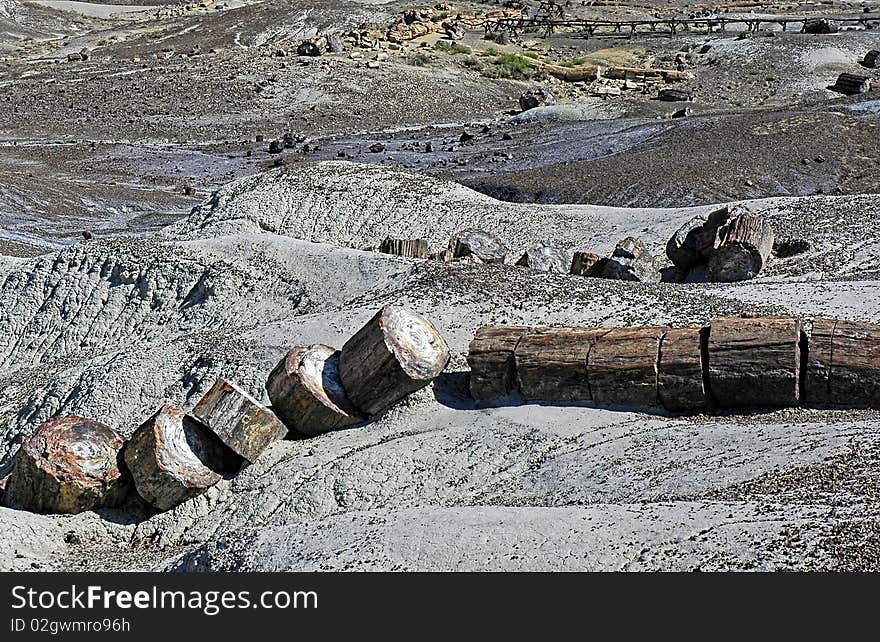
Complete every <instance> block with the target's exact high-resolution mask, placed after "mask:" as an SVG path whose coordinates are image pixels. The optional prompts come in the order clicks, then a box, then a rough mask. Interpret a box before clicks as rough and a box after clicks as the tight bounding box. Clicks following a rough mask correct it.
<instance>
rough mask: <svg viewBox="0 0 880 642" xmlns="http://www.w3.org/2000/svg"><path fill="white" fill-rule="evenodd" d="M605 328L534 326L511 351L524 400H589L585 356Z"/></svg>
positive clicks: (571, 401) (570, 401) (572, 401)
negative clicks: (512, 351)
mask: <svg viewBox="0 0 880 642" xmlns="http://www.w3.org/2000/svg"><path fill="white" fill-rule="evenodd" d="M607 331H608V330H607V329H597V328H535V329H533V330H531V331H529V332H528V333H526V334H525V336H523V337H522V339H520V341H519V344H518V345H517V346H516V350H515V352H514V355H515V358H516V376H517V379H518V381H519V389H520V392H521V393H522V396H523V398H524V399H526V400H527V401H549V402H569V403H589V402H591V401H592V400H593V397H592V395H591V394H590V385H589V381H588V378H587V355H588V354H589V352H590V348H591V347H592V345H593V343H594V342H595V341H596V339H597V338H598V337H600V336H602V335H603V334H605V333H606V332H607Z"/></svg>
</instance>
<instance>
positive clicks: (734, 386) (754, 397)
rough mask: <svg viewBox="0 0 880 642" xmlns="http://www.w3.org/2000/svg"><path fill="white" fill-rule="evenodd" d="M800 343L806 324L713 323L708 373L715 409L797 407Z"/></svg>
mask: <svg viewBox="0 0 880 642" xmlns="http://www.w3.org/2000/svg"><path fill="white" fill-rule="evenodd" d="M800 340H801V322H800V319H792V318H787V317H761V318H751V319H746V318H738V317H724V318H718V319H713V320H712V326H711V331H710V333H709V341H708V355H709V363H708V373H709V388H710V392H711V395H712V398H713V399H714V401H715V403H716V404H717V405H718V406H720V407H721V408H781V407H788V406H796V405H797V404H798V400H799V397H800V393H799V376H800Z"/></svg>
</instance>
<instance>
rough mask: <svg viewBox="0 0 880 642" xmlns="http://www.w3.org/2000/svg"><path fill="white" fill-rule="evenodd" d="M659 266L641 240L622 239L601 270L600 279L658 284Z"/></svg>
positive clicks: (632, 238)
mask: <svg viewBox="0 0 880 642" xmlns="http://www.w3.org/2000/svg"><path fill="white" fill-rule="evenodd" d="M660 271H661V266H660V264H659V263H657V261H656V259H654V256H653V255H652V254H651V253H650V252H649V251H648V248H647V247H645V244H644V243H643V242H642V240H641V239H637V238H634V237H632V236H630V237H628V238H625V239H623V240H622V241H621V242H620V243H618V244H617V247H615V248H614V252H613V253H612V254H611V257H610V258H609V259H608V261H607V262H606V263H605V267H604V268H602V278H604V279H619V280H621V281H645V282H647V283H659V282H660V277H661V274H660Z"/></svg>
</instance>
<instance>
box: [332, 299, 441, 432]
mask: <svg viewBox="0 0 880 642" xmlns="http://www.w3.org/2000/svg"><path fill="white" fill-rule="evenodd" d="M448 362H449V348H448V347H447V346H446V342H445V341H444V340H443V337H441V336H440V333H439V332H437V329H436V328H435V327H434V326H433V324H431V322H430V321H428V320H427V319H425V318H424V317H421V316H419V315H417V314H415V313H414V312H410V311H409V310H407V309H405V308H402V307H400V306H396V305H386V306H385V307H383V308H382V309H381V310H379V312H378V313H377V314H376V315H375V316H374V317H373V318H372V319H370V321H369V322H367V324H366V325H365V326H364V327H363V328H361V329H360V330H359V331H358V332H357V334H355V335H354V336H353V337H351V338H350V339H349V340H348V341H346V342H345V345H344V346H343V347H342V354H341V355H340V357H339V375H340V378H341V380H342V385H343V387H344V388H345V391H346V393H347V394H348V398H349V399H350V400H351V401H352V403H353V404H354V406H355V407H356V408H358V409H359V410H360V411H361V412H362V413H363V414H365V415H367V416H373V415H378V414H379V413H381V412H382V411H384V410H386V409H387V408H390V407H391V406H393V405H394V404H395V403H397V402H398V401H400V400H401V399H403V398H404V397H406V396H407V395H410V394H412V393H413V392H415V391H417V390H420V389H421V388H424V387H425V386H427V385H428V384H430V383H431V382H432V381H433V380H434V379H436V378H437V377H438V376H440V373H441V372H443V369H444V368H445V367H446V364H447V363H448Z"/></svg>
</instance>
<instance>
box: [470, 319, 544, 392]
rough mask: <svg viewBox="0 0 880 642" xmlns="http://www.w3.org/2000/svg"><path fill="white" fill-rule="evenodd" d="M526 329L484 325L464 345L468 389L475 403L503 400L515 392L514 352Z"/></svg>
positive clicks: (527, 330) (527, 329)
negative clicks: (466, 347) (468, 343)
mask: <svg viewBox="0 0 880 642" xmlns="http://www.w3.org/2000/svg"><path fill="white" fill-rule="evenodd" d="M527 332H529V328H524V327H521V326H485V327H482V328H478V329H477V332H476V334H475V335H474V338H473V340H472V341H471V343H470V346H468V356H467V361H468V365H469V366H470V368H471V376H470V389H471V396H472V397H473V398H474V400H475V401H489V400H491V399H498V398H501V397H506V396H508V395H510V394H511V393H513V392H515V391H516V389H517V378H516V358H515V356H514V353H515V351H516V346H517V344H519V341H520V339H522V337H523V335H525V334H526V333H527Z"/></svg>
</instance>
